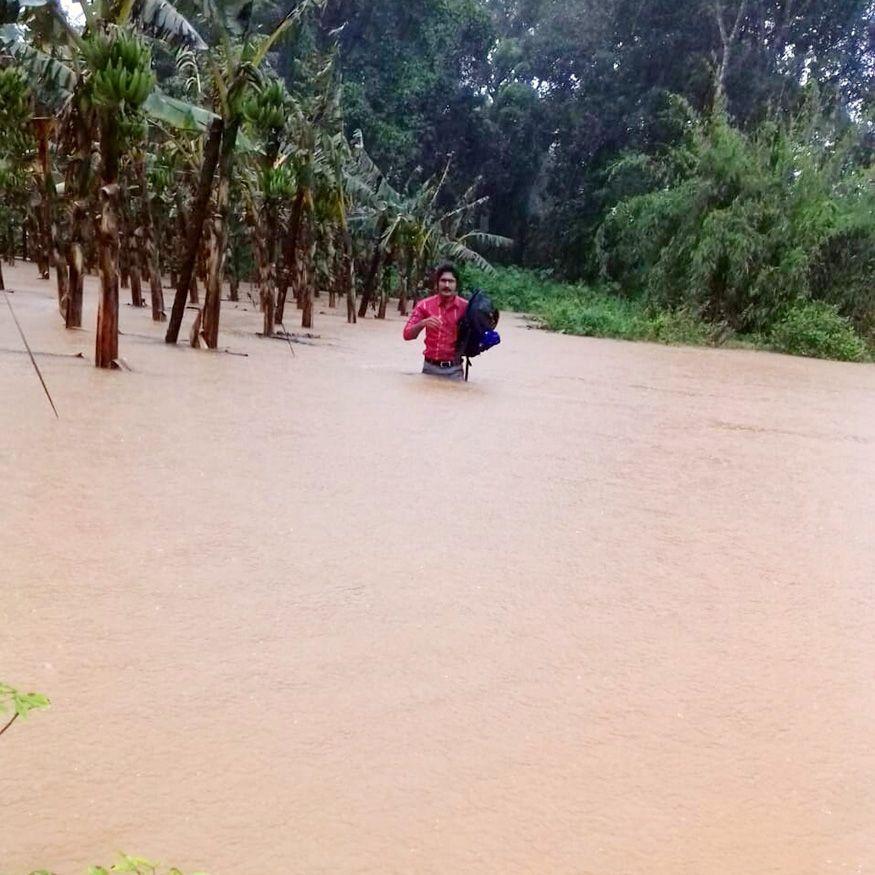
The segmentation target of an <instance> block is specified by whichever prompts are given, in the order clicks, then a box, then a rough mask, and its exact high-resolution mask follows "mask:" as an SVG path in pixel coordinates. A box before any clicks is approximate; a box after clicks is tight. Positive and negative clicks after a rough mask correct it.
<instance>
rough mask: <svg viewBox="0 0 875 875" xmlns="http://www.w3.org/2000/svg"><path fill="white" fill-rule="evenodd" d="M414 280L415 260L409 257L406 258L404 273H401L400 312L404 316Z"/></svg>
mask: <svg viewBox="0 0 875 875" xmlns="http://www.w3.org/2000/svg"><path fill="white" fill-rule="evenodd" d="M412 280H413V262H412V261H411V259H410V258H409V257H408V258H406V259H405V260H404V273H403V274H402V275H401V283H400V289H399V293H398V312H399V313H400V314H401V315H402V316H406V315H407V301H408V299H409V297H410V285H411V282H412Z"/></svg>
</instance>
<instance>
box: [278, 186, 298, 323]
mask: <svg viewBox="0 0 875 875" xmlns="http://www.w3.org/2000/svg"><path fill="white" fill-rule="evenodd" d="M304 193H305V191H304V189H303V188H299V189H298V192H297V194H296V195H295V202H294V204H293V205H292V218H291V222H290V223H289V233H288V236H287V237H286V240H285V250H284V252H283V269H282V271H281V272H280V280H279V288H278V289H277V303H276V313H275V315H274V318H275V319H276V324H277V325H282V323H283V315H284V314H285V309H286V295H288V291H289V285H291V284H292V282H293V281H294V277H295V268H296V265H297V255H298V235H299V234H300V230H301V215H302V213H303V210H304ZM296 297H297V295H296Z"/></svg>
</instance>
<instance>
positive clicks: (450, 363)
mask: <svg viewBox="0 0 875 875" xmlns="http://www.w3.org/2000/svg"><path fill="white" fill-rule="evenodd" d="M425 360H426V361H427V362H428V363H429V364H430V365H434V366H435V367H436V368H457V367H459V366H460V365H461V364H462V360H461V359H449V360H444V361H441V360H440V359H430V358H429V357H428V356H425Z"/></svg>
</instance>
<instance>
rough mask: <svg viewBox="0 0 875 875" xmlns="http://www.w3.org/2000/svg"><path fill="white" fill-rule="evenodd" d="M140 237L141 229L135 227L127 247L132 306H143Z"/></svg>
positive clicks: (141, 234) (141, 236) (141, 237)
mask: <svg viewBox="0 0 875 875" xmlns="http://www.w3.org/2000/svg"><path fill="white" fill-rule="evenodd" d="M142 239H143V230H142V228H137V230H136V231H135V232H134V233H133V234H132V235H131V243H130V246H129V247H128V257H129V259H130V263H129V265H128V271H129V275H130V279H131V305H132V306H134V307H143V306H145V304H144V302H143V284H142V280H141V273H140V264H141V262H142V261H143V258H142V251H141V248H140V244H141V241H142Z"/></svg>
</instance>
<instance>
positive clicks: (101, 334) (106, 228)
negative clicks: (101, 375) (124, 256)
mask: <svg viewBox="0 0 875 875" xmlns="http://www.w3.org/2000/svg"><path fill="white" fill-rule="evenodd" d="M118 165H119V154H118V122H117V119H116V116H115V115H114V114H113V112H112V111H110V110H103V112H102V113H101V119H100V175H101V180H102V182H103V186H102V187H101V189H100V227H99V229H98V232H97V252H98V262H99V270H100V300H99V303H98V307H97V337H96V343H95V355H94V363H95V365H97V367H98V368H111V367H112V366H113V364H114V363H115V361H116V359H117V358H118V292H119V288H118V259H119V205H118V200H119V184H118Z"/></svg>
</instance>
